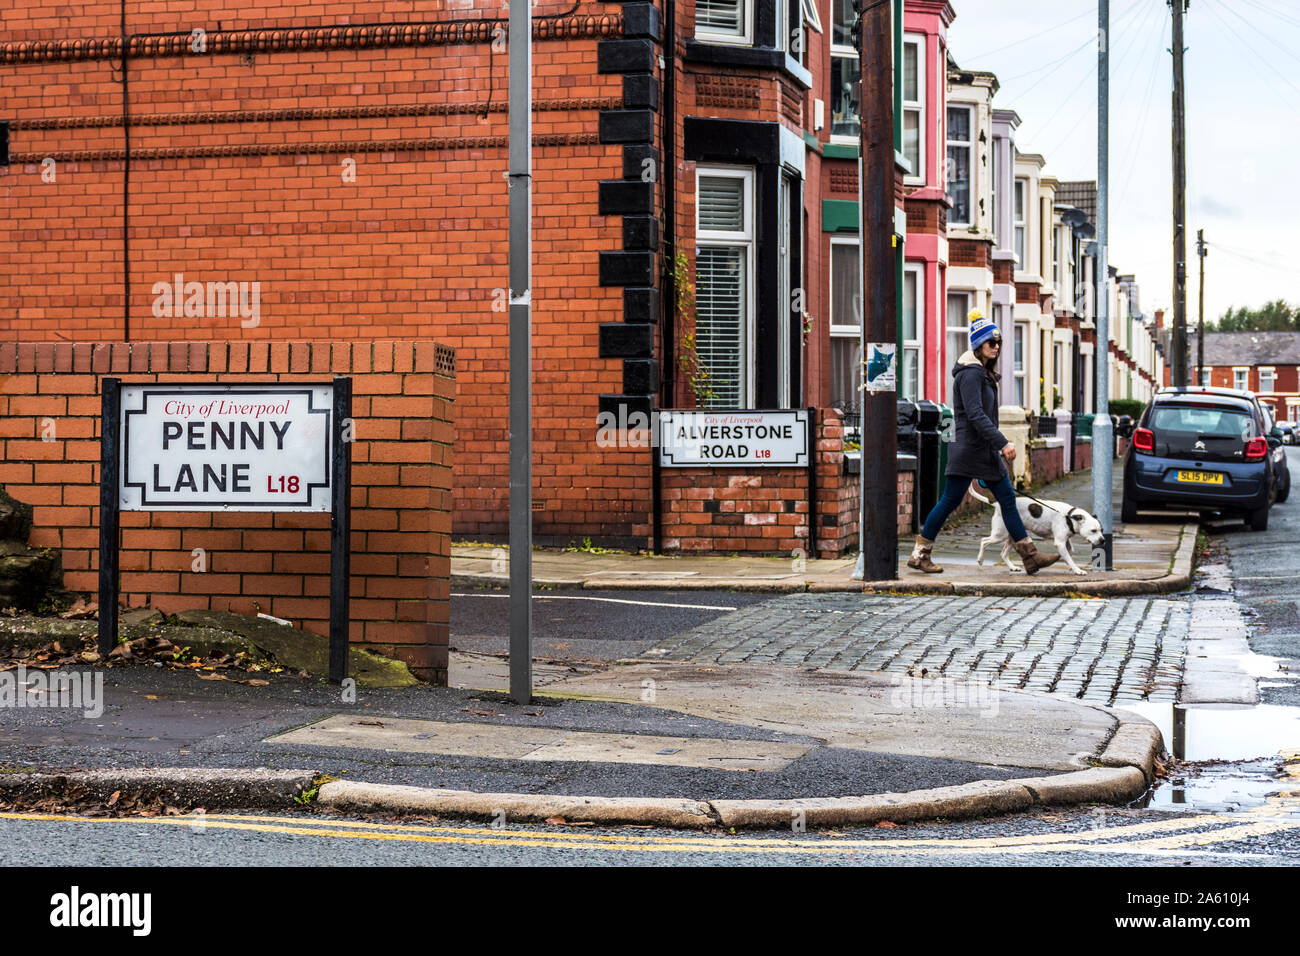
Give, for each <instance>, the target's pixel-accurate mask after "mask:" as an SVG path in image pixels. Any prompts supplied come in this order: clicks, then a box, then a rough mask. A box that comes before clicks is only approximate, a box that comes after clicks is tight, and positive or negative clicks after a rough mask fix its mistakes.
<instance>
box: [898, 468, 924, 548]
mask: <svg viewBox="0 0 1300 956" xmlns="http://www.w3.org/2000/svg"><path fill="white" fill-rule="evenodd" d="M915 502H916V473H915V472H911V471H900V472H899V473H898V533H899V534H900V535H906V534H910V533H911V531H912V511H913V508H914V505H915ZM922 520H924V518H922Z"/></svg>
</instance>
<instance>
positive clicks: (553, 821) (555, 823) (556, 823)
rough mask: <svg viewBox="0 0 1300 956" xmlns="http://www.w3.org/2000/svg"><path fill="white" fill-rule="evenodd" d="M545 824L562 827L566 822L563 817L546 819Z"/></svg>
mask: <svg viewBox="0 0 1300 956" xmlns="http://www.w3.org/2000/svg"><path fill="white" fill-rule="evenodd" d="M546 822H547V823H549V824H551V825H553V826H557V827H562V826H564V825H565V822H566V821H565V819H564V817H547V818H546Z"/></svg>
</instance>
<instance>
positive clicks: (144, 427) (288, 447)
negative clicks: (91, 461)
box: [119, 383, 334, 512]
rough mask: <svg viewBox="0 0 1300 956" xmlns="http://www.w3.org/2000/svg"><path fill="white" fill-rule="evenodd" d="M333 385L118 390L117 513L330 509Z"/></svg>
mask: <svg viewBox="0 0 1300 956" xmlns="http://www.w3.org/2000/svg"><path fill="white" fill-rule="evenodd" d="M333 391H334V389H333V386H332V385H315V384H285V385H277V384H274V383H271V384H249V385H242V384H241V385H212V384H204V385H191V384H150V385H122V386H121V412H120V415H121V419H120V421H121V472H120V474H121V481H120V486H119V505H120V507H121V509H122V510H124V511H147V510H154V509H175V510H183V511H324V512H328V511H330V510H331V499H330V490H331V489H330V480H331V474H330V473H331V467H330V463H331V461H332V455H333V452H334V449H333V448H332V443H333V429H332V428H331V418H332V414H333V402H334V395H333Z"/></svg>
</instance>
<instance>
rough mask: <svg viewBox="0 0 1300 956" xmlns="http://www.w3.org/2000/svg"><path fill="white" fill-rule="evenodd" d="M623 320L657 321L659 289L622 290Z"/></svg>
mask: <svg viewBox="0 0 1300 956" xmlns="http://www.w3.org/2000/svg"><path fill="white" fill-rule="evenodd" d="M623 321H624V322H650V323H657V322H658V321H659V290H658V289H652V288H649V287H647V288H644V289H634V288H628V289H624V290H623Z"/></svg>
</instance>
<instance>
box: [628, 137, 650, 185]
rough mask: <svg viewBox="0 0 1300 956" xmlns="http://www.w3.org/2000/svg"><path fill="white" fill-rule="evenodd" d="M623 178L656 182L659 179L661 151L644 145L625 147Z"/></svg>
mask: <svg viewBox="0 0 1300 956" xmlns="http://www.w3.org/2000/svg"><path fill="white" fill-rule="evenodd" d="M646 160H649V161H650V162H648V163H647V162H646ZM623 178H624V179H639V180H641V181H642V182H648V183H649V182H655V181H656V180H657V179H658V178H659V150H657V149H656V148H655V147H653V146H647V145H644V144H637V145H634V146H624V147H623Z"/></svg>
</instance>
